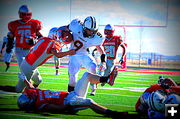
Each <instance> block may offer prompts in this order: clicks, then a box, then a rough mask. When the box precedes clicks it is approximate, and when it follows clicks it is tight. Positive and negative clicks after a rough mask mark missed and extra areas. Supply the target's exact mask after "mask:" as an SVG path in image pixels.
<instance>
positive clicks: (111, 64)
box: [101, 59, 114, 86]
mask: <svg viewBox="0 0 180 119" xmlns="http://www.w3.org/2000/svg"><path fill="white" fill-rule="evenodd" d="M113 68H114V59H107V62H106V70H105V71H104V76H108V75H109V74H110V73H111V71H112V69H113ZM104 85H105V83H102V84H101V86H104Z"/></svg>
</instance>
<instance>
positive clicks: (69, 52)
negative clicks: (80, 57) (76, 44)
mask: <svg viewBox="0 0 180 119" xmlns="http://www.w3.org/2000/svg"><path fill="white" fill-rule="evenodd" d="M68 54H69V55H75V54H76V50H75V49H72V50H69V51H68Z"/></svg>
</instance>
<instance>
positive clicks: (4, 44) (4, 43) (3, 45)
mask: <svg viewBox="0 0 180 119" xmlns="http://www.w3.org/2000/svg"><path fill="white" fill-rule="evenodd" d="M5 46H6V42H3V44H2V48H1V52H0V53H1V54H2V52H3V50H4V47H5Z"/></svg>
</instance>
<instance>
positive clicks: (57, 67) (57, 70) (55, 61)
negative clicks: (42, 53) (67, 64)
mask: <svg viewBox="0 0 180 119" xmlns="http://www.w3.org/2000/svg"><path fill="white" fill-rule="evenodd" d="M54 64H55V68H56V75H59V65H60V58H57V57H56V56H54Z"/></svg>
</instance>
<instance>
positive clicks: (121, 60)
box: [119, 57, 124, 65]
mask: <svg viewBox="0 0 180 119" xmlns="http://www.w3.org/2000/svg"><path fill="white" fill-rule="evenodd" d="M119 63H120V64H121V65H122V64H123V63H124V59H123V57H121V59H120V60H119Z"/></svg>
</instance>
